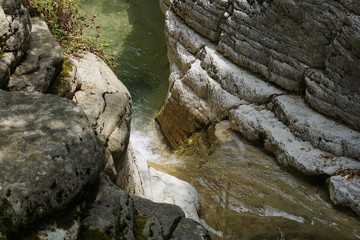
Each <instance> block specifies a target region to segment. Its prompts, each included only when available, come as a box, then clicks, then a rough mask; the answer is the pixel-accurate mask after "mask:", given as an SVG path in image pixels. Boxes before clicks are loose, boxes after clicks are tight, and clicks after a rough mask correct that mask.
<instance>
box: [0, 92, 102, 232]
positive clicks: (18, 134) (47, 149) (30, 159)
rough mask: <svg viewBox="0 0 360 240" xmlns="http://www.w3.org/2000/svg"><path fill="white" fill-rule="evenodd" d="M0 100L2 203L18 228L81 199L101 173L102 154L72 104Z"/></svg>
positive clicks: (50, 99)
mask: <svg viewBox="0 0 360 240" xmlns="http://www.w3.org/2000/svg"><path fill="white" fill-rule="evenodd" d="M0 98H1V100H0V105H1V107H0V116H1V118H0V143H1V144H0V159H1V163H0V164H1V167H0V198H1V199H2V200H5V201H6V202H7V203H8V208H7V209H6V211H7V215H10V216H11V220H12V223H13V224H15V225H17V226H21V225H22V224H29V223H31V222H33V221H35V220H37V219H38V218H42V217H45V216H48V215H50V214H52V213H54V212H57V211H60V210H62V209H64V208H65V207H67V206H68V204H70V203H71V202H73V201H74V200H75V199H77V198H79V197H80V196H81V193H82V192H83V191H84V189H85V187H86V186H88V185H90V184H92V183H94V182H95V181H96V180H97V178H98V175H99V173H100V172H101V171H102V169H103V168H104V166H105V150H104V147H103V146H102V144H101V142H100V141H99V140H98V138H97V136H96V135H95V133H94V131H93V129H92V127H91V125H90V124H89V122H88V120H87V118H86V116H85V114H84V112H83V111H82V110H81V108H79V107H78V106H76V104H75V103H73V102H72V101H69V100H67V99H64V98H59V97H57V96H53V95H43V94H40V93H9V92H3V91H1V92H0Z"/></svg>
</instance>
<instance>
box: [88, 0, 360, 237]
mask: <svg viewBox="0 0 360 240" xmlns="http://www.w3.org/2000/svg"><path fill="white" fill-rule="evenodd" d="M82 10H83V11H84V12H86V13H87V14H89V15H94V14H97V19H96V21H97V24H99V25H100V26H101V32H102V37H103V38H104V39H106V40H107V41H108V42H110V48H109V51H113V52H116V53H120V55H121V57H120V59H119V61H120V66H119V67H118V69H117V70H116V74H117V76H118V77H119V79H120V80H121V81H122V82H123V83H124V84H125V85H126V86H127V88H128V89H129V90H130V92H131V94H132V97H133V120H132V133H131V142H132V145H133V147H134V148H135V150H136V151H137V152H139V153H141V154H142V155H143V156H144V157H145V158H146V159H147V160H148V164H149V165H150V166H152V167H154V168H156V169H158V170H161V171H163V172H166V173H169V174H171V175H174V176H176V177H178V178H180V179H182V180H185V181H187V182H189V183H191V184H192V185H193V186H194V187H195V188H196V189H197V191H198V193H199V196H200V200H201V210H200V213H199V214H200V217H201V219H202V221H203V222H202V223H203V224H205V225H207V227H208V229H209V230H210V231H211V232H212V235H213V236H214V238H215V239H360V224H359V218H358V217H357V216H356V215H355V214H353V213H352V212H351V211H348V210H343V209H335V208H334V207H332V205H331V203H330V200H329V197H328V193H327V191H326V188H325V183H323V181H319V179H313V178H310V179H309V178H306V179H305V178H304V177H303V176H302V175H300V174H297V173H296V172H293V171H291V170H289V169H284V168H283V167H281V166H279V165H278V164H277V163H276V160H275V159H274V158H273V156H271V155H270V154H268V153H267V152H265V151H264V150H262V148H261V147H257V146H255V145H254V144H251V143H249V142H248V141H246V140H244V139H243V138H242V137H241V136H240V135H239V134H237V133H234V132H231V131H228V130H226V127H227V124H226V122H222V123H221V124H219V125H218V126H217V128H216V133H217V135H218V138H219V141H218V144H217V147H216V148H214V149H212V151H211V154H209V155H208V156H206V157H201V156H195V157H194V156H193V157H183V156H179V155H176V154H174V153H172V152H171V151H169V150H168V149H167V148H166V146H165V145H164V143H163V141H162V137H161V135H160V134H159V132H158V130H157V128H156V126H155V122H154V117H155V114H156V113H157V111H158V110H159V109H160V107H161V105H162V103H163V101H164V99H165V97H166V94H167V90H168V80H167V79H168V76H169V70H168V69H169V66H168V62H167V57H166V42H165V38H164V34H163V29H164V16H163V14H162V12H161V11H160V9H159V4H158V0H106V1H105V0H83V1H82ZM319 182H320V184H319Z"/></svg>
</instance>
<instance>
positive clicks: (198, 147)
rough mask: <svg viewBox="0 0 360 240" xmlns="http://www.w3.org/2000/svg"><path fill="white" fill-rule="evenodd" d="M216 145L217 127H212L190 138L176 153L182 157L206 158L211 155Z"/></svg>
mask: <svg viewBox="0 0 360 240" xmlns="http://www.w3.org/2000/svg"><path fill="white" fill-rule="evenodd" d="M214 143H215V125H210V126H209V127H208V128H203V129H202V130H200V131H198V132H196V133H194V134H193V135H192V136H190V137H188V138H187V139H186V140H185V141H184V143H183V145H182V146H181V147H180V148H179V149H178V150H176V151H175V153H176V154H178V155H180V156H189V157H194V156H196V157H201V158H206V157H208V156H209V155H210V154H211V152H212V151H211V148H212V146H213V144H214Z"/></svg>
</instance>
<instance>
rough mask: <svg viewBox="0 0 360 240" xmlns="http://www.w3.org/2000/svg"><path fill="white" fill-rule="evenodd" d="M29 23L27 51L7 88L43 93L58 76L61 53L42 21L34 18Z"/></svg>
mask: <svg viewBox="0 0 360 240" xmlns="http://www.w3.org/2000/svg"><path fill="white" fill-rule="evenodd" d="M31 23H32V29H31V35H30V43H29V44H30V45H29V50H28V51H27V52H26V55H25V57H24V59H22V61H21V63H20V65H19V66H17V67H16V70H15V72H14V73H13V74H12V75H11V77H10V81H9V84H8V85H7V88H8V89H9V90H10V91H28V92H33V91H37V92H42V93H45V92H46V91H47V89H48V88H49V86H50V84H51V82H53V81H54V80H55V78H56V75H57V74H58V71H59V69H60V66H61V63H62V61H63V53H62V49H61V47H60V45H59V43H57V42H56V40H55V39H54V37H53V36H52V34H51V32H50V30H49V28H48V26H47V25H46V23H45V21H44V20H42V19H41V18H38V17H36V18H32V19H31Z"/></svg>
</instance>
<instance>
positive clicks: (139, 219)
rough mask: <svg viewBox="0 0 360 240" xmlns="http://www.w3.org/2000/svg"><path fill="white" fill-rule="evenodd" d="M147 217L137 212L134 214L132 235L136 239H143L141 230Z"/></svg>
mask: <svg viewBox="0 0 360 240" xmlns="http://www.w3.org/2000/svg"><path fill="white" fill-rule="evenodd" d="M147 220H148V217H146V216H142V215H139V214H135V215H134V237H135V239H137V240H145V239H146V238H145V237H144V235H143V231H144V228H145V225H146V222H147Z"/></svg>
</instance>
